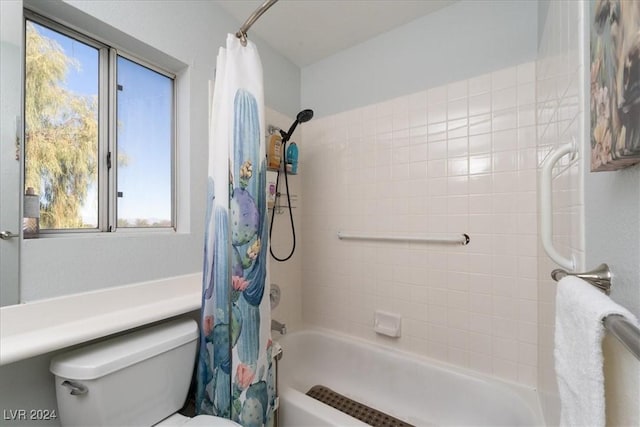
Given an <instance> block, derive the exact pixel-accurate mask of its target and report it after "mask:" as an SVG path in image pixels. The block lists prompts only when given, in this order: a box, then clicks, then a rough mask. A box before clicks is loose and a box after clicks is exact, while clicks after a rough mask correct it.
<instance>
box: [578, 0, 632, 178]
mask: <svg viewBox="0 0 640 427" xmlns="http://www.w3.org/2000/svg"><path fill="white" fill-rule="evenodd" d="M590 6H591V7H590V18H591V51H590V58H591V64H590V65H591V171H610V170H617V169H621V168H624V167H627V166H630V165H633V164H635V163H639V162H640V0H591V5H590Z"/></svg>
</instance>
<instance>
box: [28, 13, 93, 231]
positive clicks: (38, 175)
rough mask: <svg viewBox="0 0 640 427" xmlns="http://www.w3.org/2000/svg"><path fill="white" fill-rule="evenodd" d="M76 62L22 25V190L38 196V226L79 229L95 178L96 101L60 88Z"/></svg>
mask: <svg viewBox="0 0 640 427" xmlns="http://www.w3.org/2000/svg"><path fill="white" fill-rule="evenodd" d="M73 66H77V64H76V63H75V62H74V61H73V60H72V59H71V58H69V57H67V55H65V53H64V51H63V50H62V48H61V47H60V45H58V44H57V43H56V42H55V41H54V40H51V39H49V38H47V37H45V36H43V35H41V34H39V33H38V31H37V29H36V28H35V27H34V26H33V25H32V24H31V23H28V24H27V33H26V69H25V70H26V73H25V74H26V77H25V124H26V131H25V137H26V138H25V139H26V142H25V188H26V187H33V188H35V189H36V192H38V193H39V194H40V195H41V196H40V224H41V227H42V228H53V229H60V228H81V227H83V226H86V225H85V224H83V222H82V217H81V212H80V211H81V209H82V206H83V204H84V202H85V200H86V198H87V192H88V189H89V185H90V184H91V183H92V182H94V181H95V179H96V176H97V175H96V171H97V153H98V113H97V111H98V107H97V105H98V103H97V98H96V97H94V96H92V97H88V96H81V95H78V94H75V93H73V92H71V91H69V90H68V89H66V88H65V87H64V82H65V79H66V77H67V72H68V70H69V69H70V67H73Z"/></svg>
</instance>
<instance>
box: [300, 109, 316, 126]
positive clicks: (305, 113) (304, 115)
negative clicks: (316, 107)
mask: <svg viewBox="0 0 640 427" xmlns="http://www.w3.org/2000/svg"><path fill="white" fill-rule="evenodd" d="M311 119H313V110H302V111H300V112H299V113H298V116H297V117H296V121H297V122H298V123H305V122H308V121H309V120H311Z"/></svg>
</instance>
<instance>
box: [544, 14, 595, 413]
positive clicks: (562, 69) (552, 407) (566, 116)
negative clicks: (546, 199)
mask: <svg viewBox="0 0 640 427" xmlns="http://www.w3.org/2000/svg"><path fill="white" fill-rule="evenodd" d="M581 7H582V2H549V9H548V16H547V17H546V24H545V27H544V31H543V34H542V39H541V42H540V46H539V57H538V61H537V63H536V77H537V82H536V83H537V84H536V98H537V116H538V117H537V118H538V145H537V151H538V160H539V161H542V160H543V159H544V158H545V156H546V155H547V154H548V153H549V151H550V150H551V149H552V148H553V147H555V146H557V145H559V144H561V143H564V142H567V141H570V140H571V138H572V137H573V138H576V141H578V145H579V146H580V149H581V150H582V149H583V148H584V145H583V142H584V141H583V137H582V135H581V126H582V122H581V120H582V116H583V115H584V111H583V108H582V106H583V102H582V100H583V98H582V96H583V94H582V93H581V90H580V89H581V88H580V86H579V82H580V78H581V73H583V72H584V68H583V65H582V62H581V53H580V49H579V35H580V34H581V28H580V26H581V25H582V24H581V20H580V16H581V14H580V8H581ZM540 19H542V18H540ZM582 151H583V152H582V153H581V154H580V157H583V156H584V150H582ZM561 165H562V168H559V170H558V171H557V176H556V178H555V179H554V182H553V209H554V215H553V222H554V236H553V238H554V244H555V245H556V247H557V249H558V250H559V251H560V252H561V253H562V254H563V255H565V256H567V257H568V256H570V255H572V254H573V255H574V256H575V257H576V259H577V261H578V266H577V268H578V269H579V270H583V269H584V232H583V228H584V218H583V207H584V201H583V183H582V169H581V168H582V162H581V161H577V162H574V163H572V164H571V165H570V166H568V167H567V161H566V159H564V160H563V161H561ZM538 252H539V261H538V286H539V289H538V318H539V319H540V321H539V330H538V343H539V345H538V389H539V396H540V403H541V405H542V409H543V413H544V416H545V420H546V422H547V424H548V425H557V424H558V422H559V419H560V402H559V398H558V389H557V384H556V377H555V371H554V367H553V333H554V322H555V291H556V285H555V283H554V282H553V281H552V280H551V278H550V277H549V272H550V271H551V270H552V269H554V268H556V267H557V266H556V265H555V264H554V263H553V262H552V261H551V260H550V259H549V258H548V257H547V256H546V254H545V253H544V250H543V249H542V248H539V249H538Z"/></svg>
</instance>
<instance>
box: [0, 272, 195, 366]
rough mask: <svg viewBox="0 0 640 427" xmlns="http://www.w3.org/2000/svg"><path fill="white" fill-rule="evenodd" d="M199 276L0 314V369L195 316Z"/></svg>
mask: <svg viewBox="0 0 640 427" xmlns="http://www.w3.org/2000/svg"><path fill="white" fill-rule="evenodd" d="M201 287H202V273H194V274H188V275H184V276H177V277H171V278H167V279H162V280H154V281H150V282H143V283H138V284H134V285H127V286H119V287H114V288H107V289H103V290H99V291H94V292H86V293H82V294H75V295H69V296H64V297H58V298H51V299H46V300H41V301H35V302H30V303H26V304H17V305H11V306H7V307H2V308H0V365H6V364H9V363H12V362H16V361H19V360H23V359H27V358H29V357H33V356H38V355H41V354H45V353H48V352H50V351H54V350H59V349H61V348H64V347H68V346H71V345H75V344H80V343H82V342H86V341H89V340H93V339H96V338H101V337H104V336H107V335H110V334H113V333H116V332H121V331H124V330H127V329H131V328H135V327H138V326H142V325H145V324H148V323H152V322H156V321H158V320H162V319H166V318H169V317H173V316H177V315H180V314H184V313H188V312H191V311H194V310H198V309H199V308H200V304H201V298H202V288H201Z"/></svg>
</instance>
